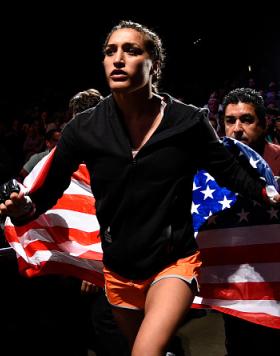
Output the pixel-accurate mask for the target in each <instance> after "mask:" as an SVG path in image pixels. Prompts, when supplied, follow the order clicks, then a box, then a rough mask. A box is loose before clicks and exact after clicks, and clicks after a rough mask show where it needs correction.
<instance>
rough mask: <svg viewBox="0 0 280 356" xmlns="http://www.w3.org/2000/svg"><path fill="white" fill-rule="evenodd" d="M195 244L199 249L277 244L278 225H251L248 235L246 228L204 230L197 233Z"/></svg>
mask: <svg viewBox="0 0 280 356" xmlns="http://www.w3.org/2000/svg"><path fill="white" fill-rule="evenodd" d="M268 230H269V234H268V233H267V231H268ZM225 236H226V238H225ZM197 242H198V244H199V247H200V248H204V247H208V248H210V247H222V246H223V247H226V246H244V245H245V246H246V245H256V244H261V245H262V244H271V243H279V224H267V225H255V226H252V225H251V226H250V233H248V226H244V227H240V226H238V227H234V228H227V229H211V230H206V231H205V230H204V231H200V232H199V235H198V236H197Z"/></svg>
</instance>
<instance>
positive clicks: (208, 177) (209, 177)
mask: <svg viewBox="0 0 280 356" xmlns="http://www.w3.org/2000/svg"><path fill="white" fill-rule="evenodd" d="M203 174H204V175H205V176H206V183H207V182H209V180H215V179H214V178H213V177H212V176H211V174H209V173H207V172H206V173H203Z"/></svg>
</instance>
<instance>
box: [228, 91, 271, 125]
mask: <svg viewBox="0 0 280 356" xmlns="http://www.w3.org/2000/svg"><path fill="white" fill-rule="evenodd" d="M238 103H247V104H251V105H252V106H253V107H254V109H255V112H256V115H257V117H258V119H259V121H260V123H261V125H262V126H263V127H265V125H266V121H265V114H266V109H265V106H264V100H263V97H262V96H261V94H260V93H259V92H258V91H256V90H254V89H251V88H237V89H234V90H232V91H230V92H229V93H228V94H227V95H226V96H225V97H224V100H223V103H222V105H223V115H224V114H225V109H226V107H227V106H228V105H229V104H238Z"/></svg>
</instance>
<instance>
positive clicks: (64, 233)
mask: <svg viewBox="0 0 280 356" xmlns="http://www.w3.org/2000/svg"><path fill="white" fill-rule="evenodd" d="M30 229H33V230H36V229H43V230H44V231H46V232H47V233H48V234H49V235H50V236H51V238H52V239H53V240H54V241H55V242H56V243H62V242H65V241H69V240H73V241H77V242H78V243H80V244H82V245H91V244H94V243H99V242H100V237H99V230H97V231H93V232H87V231H82V230H78V229H71V228H65V227H59V226H45V225H41V224H39V223H38V222H37V221H33V222H31V223H29V224H28V225H25V226H24V227H23V226H21V227H20V226H17V227H13V226H6V227H5V234H6V235H7V239H8V241H9V242H19V237H20V236H22V235H23V234H24V233H25V232H27V231H29V230H30ZM34 238H36V237H34Z"/></svg>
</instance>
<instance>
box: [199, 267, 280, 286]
mask: <svg viewBox="0 0 280 356" xmlns="http://www.w3.org/2000/svg"><path fill="white" fill-rule="evenodd" d="M279 271H280V262H277V263H251V264H248V263H244V264H241V265H224V266H223V268H222V269H221V267H220V266H219V265H218V266H208V267H202V268H201V274H200V276H199V282H200V283H226V282H228V283H243V282H246V281H247V282H264V281H267V282H277V281H279Z"/></svg>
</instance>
